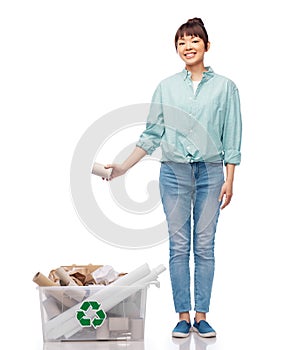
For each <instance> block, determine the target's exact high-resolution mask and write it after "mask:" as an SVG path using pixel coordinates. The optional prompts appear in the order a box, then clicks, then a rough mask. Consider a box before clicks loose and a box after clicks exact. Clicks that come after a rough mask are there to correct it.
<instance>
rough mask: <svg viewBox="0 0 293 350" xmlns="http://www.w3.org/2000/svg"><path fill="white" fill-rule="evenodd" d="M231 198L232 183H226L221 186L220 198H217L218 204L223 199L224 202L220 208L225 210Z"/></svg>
mask: <svg viewBox="0 0 293 350" xmlns="http://www.w3.org/2000/svg"><path fill="white" fill-rule="evenodd" d="M232 196H233V182H232V181H229V182H228V181H226V182H225V183H224V185H223V186H222V189H221V193H220V197H219V202H221V201H222V200H223V199H224V197H225V201H224V204H223V205H222V206H221V209H224V208H226V207H227V205H229V204H230V202H231V199H232Z"/></svg>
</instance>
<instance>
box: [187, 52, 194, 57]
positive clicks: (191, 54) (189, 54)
mask: <svg viewBox="0 0 293 350" xmlns="http://www.w3.org/2000/svg"><path fill="white" fill-rule="evenodd" d="M194 55H195V53H186V54H185V56H186V57H193V56H194Z"/></svg>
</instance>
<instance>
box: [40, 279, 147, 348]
mask: <svg viewBox="0 0 293 350" xmlns="http://www.w3.org/2000/svg"><path fill="white" fill-rule="evenodd" d="M147 288H148V286H145V285H141V286H137V285H135V286H114V285H109V286H97V285H95V286H77V287H61V286H58V287H38V289H39V295H40V306H41V318H42V329H43V339H44V342H60V341H94V340H95V341H99V340H135V341H136V340H143V339H144V326H145V310H146V296H147Z"/></svg>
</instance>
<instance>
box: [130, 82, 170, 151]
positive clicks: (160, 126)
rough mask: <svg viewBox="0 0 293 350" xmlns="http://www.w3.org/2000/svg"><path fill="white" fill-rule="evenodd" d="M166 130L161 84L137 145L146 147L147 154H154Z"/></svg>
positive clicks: (153, 99) (156, 91)
mask: <svg viewBox="0 0 293 350" xmlns="http://www.w3.org/2000/svg"><path fill="white" fill-rule="evenodd" d="M164 132H165V126H164V116H163V106H162V96H161V86H160V85H159V86H158V87H157V89H156V90H155V92H154V95H153V98H152V103H151V105H150V110H149V113H148V118H147V123H146V128H145V130H144V131H143V133H142V134H141V135H140V138H139V140H138V142H137V143H136V146H137V147H140V148H142V149H144V150H145V151H146V152H147V154H149V155H150V154H152V153H153V152H154V151H155V149H156V148H158V147H159V146H160V144H161V139H162V136H163V135H164Z"/></svg>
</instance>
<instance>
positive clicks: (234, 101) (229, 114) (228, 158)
mask: <svg viewBox="0 0 293 350" xmlns="http://www.w3.org/2000/svg"><path fill="white" fill-rule="evenodd" d="M241 138H242V120H241V108H240V99H239V93H238V89H237V88H236V87H234V89H233V91H232V93H231V96H230V98H229V101H228V104H227V110H226V115H225V121H224V127H223V136H222V144H223V151H224V163H225V164H235V165H239V164H240V162H241V152H240V148H241Z"/></svg>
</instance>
